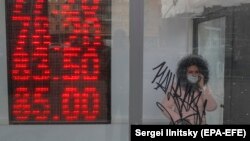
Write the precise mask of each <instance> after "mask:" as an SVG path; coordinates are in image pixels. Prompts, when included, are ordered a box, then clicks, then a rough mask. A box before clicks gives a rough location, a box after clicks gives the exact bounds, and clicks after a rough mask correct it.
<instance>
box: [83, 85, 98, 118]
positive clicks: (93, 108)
mask: <svg viewBox="0 0 250 141" xmlns="http://www.w3.org/2000/svg"><path fill="white" fill-rule="evenodd" d="M81 100H82V114H83V115H84V118H85V120H87V121H92V120H95V119H96V118H97V116H98V115H99V114H100V94H99V92H98V91H97V90H96V88H94V87H87V88H85V89H84V91H83V94H82V99H81Z"/></svg>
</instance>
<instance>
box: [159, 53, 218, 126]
mask: <svg viewBox="0 0 250 141" xmlns="http://www.w3.org/2000/svg"><path fill="white" fill-rule="evenodd" d="M177 79H178V81H177V83H175V84H173V85H172V87H171V88H169V89H168V91H167V93H166V96H165V98H164V99H163V101H162V106H163V108H164V109H165V110H164V111H165V115H166V116H167V117H168V118H169V119H170V120H171V124H180V125H190V124H206V117H205V115H206V111H213V110H215V109H216V107H217V104H216V101H215V100H214V98H213V97H212V94H211V90H210V88H209V86H208V85H207V82H208V80H209V70H208V64H207V62H206V61H205V60H204V59H203V58H202V57H201V56H198V55H189V56H186V57H184V58H183V59H182V60H181V61H180V62H179V64H178V68H177Z"/></svg>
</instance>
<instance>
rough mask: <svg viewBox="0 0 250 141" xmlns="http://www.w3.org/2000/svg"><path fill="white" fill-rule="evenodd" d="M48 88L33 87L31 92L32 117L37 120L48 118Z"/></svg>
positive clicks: (49, 111) (49, 110)
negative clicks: (32, 92) (33, 89)
mask: <svg viewBox="0 0 250 141" xmlns="http://www.w3.org/2000/svg"><path fill="white" fill-rule="evenodd" d="M48 93H49V89H48V88H46V87H40V88H35V92H34V94H33V99H32V103H33V105H34V106H33V109H32V114H33V115H34V119H35V120H37V121H45V120H48V118H49V115H50V113H51V109H50V108H51V106H50V102H49V100H48V98H46V96H48Z"/></svg>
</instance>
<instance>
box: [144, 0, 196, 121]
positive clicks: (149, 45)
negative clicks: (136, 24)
mask: <svg viewBox="0 0 250 141" xmlns="http://www.w3.org/2000/svg"><path fill="white" fill-rule="evenodd" d="M157 1H158V0H157ZM159 1H160V0H159ZM153 2H155V1H153ZM153 2H152V0H147V2H145V17H144V18H145V20H144V21H145V22H144V31H145V34H144V56H143V57H144V59H143V65H144V67H143V122H144V123H152V124H157V123H160V124H164V123H166V124H167V123H168V120H167V119H166V118H165V117H164V116H163V114H162V113H161V112H160V110H159V109H158V108H157V106H156V104H155V103H156V102H157V101H159V102H160V101H161V100H162V98H163V96H164V92H163V91H162V90H160V89H158V90H155V89H154V88H155V87H156V84H152V83H151V81H152V80H153V79H154V76H155V75H156V73H157V72H156V71H153V68H154V67H156V66H158V65H159V64H160V63H162V62H166V65H167V66H168V67H169V69H170V70H171V72H173V73H175V69H176V65H177V62H178V61H179V60H180V59H181V58H182V57H183V56H185V55H186V54H188V53H191V52H192V50H191V49H192V46H191V45H192V20H191V19H188V18H184V17H179V18H169V19H162V18H161V13H160V12H161V11H160V9H161V8H160V6H161V5H160V4H158V5H153Z"/></svg>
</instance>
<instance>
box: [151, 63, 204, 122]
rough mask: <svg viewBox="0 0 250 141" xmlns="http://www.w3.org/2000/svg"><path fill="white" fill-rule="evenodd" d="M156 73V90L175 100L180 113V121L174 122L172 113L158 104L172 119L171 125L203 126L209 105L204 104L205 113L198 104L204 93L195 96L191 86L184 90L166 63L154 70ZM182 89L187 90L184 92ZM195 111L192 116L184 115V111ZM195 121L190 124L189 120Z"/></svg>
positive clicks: (154, 82) (154, 80)
mask: <svg viewBox="0 0 250 141" xmlns="http://www.w3.org/2000/svg"><path fill="white" fill-rule="evenodd" d="M153 70H154V71H157V73H156V75H155V77H154V79H153V81H152V82H151V83H153V84H156V87H155V88H154V89H156V90H158V89H159V88H160V89H161V90H162V91H163V92H164V94H166V96H167V98H168V100H169V99H170V98H172V99H173V101H174V104H175V106H176V109H177V110H176V113H178V115H179V117H180V119H179V120H177V121H174V119H173V117H171V114H170V112H169V111H168V110H167V109H166V108H165V107H164V106H163V105H162V104H161V103H160V102H156V105H157V107H158V108H159V109H160V110H161V111H162V112H163V113H164V114H167V115H168V117H170V120H171V122H170V123H171V124H181V125H189V124H202V120H203V118H204V116H205V114H206V113H205V108H206V105H207V100H205V101H204V103H203V105H202V106H203V108H202V109H204V110H203V111H199V106H198V102H199V100H200V98H201V95H202V92H199V93H198V95H195V94H194V91H192V88H191V87H190V86H186V87H185V88H183V87H182V86H181V85H180V82H181V80H177V83H176V82H175V79H176V78H175V74H173V73H172V72H171V71H170V70H169V69H168V66H166V62H163V63H161V64H160V65H158V66H156V67H155V68H153ZM182 89H185V91H183V90H182ZM189 110H192V111H194V112H193V113H192V114H190V115H186V116H184V115H183V114H182V112H183V111H189ZM190 118H192V119H194V122H193V123H190V122H189V120H188V119H190Z"/></svg>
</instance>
